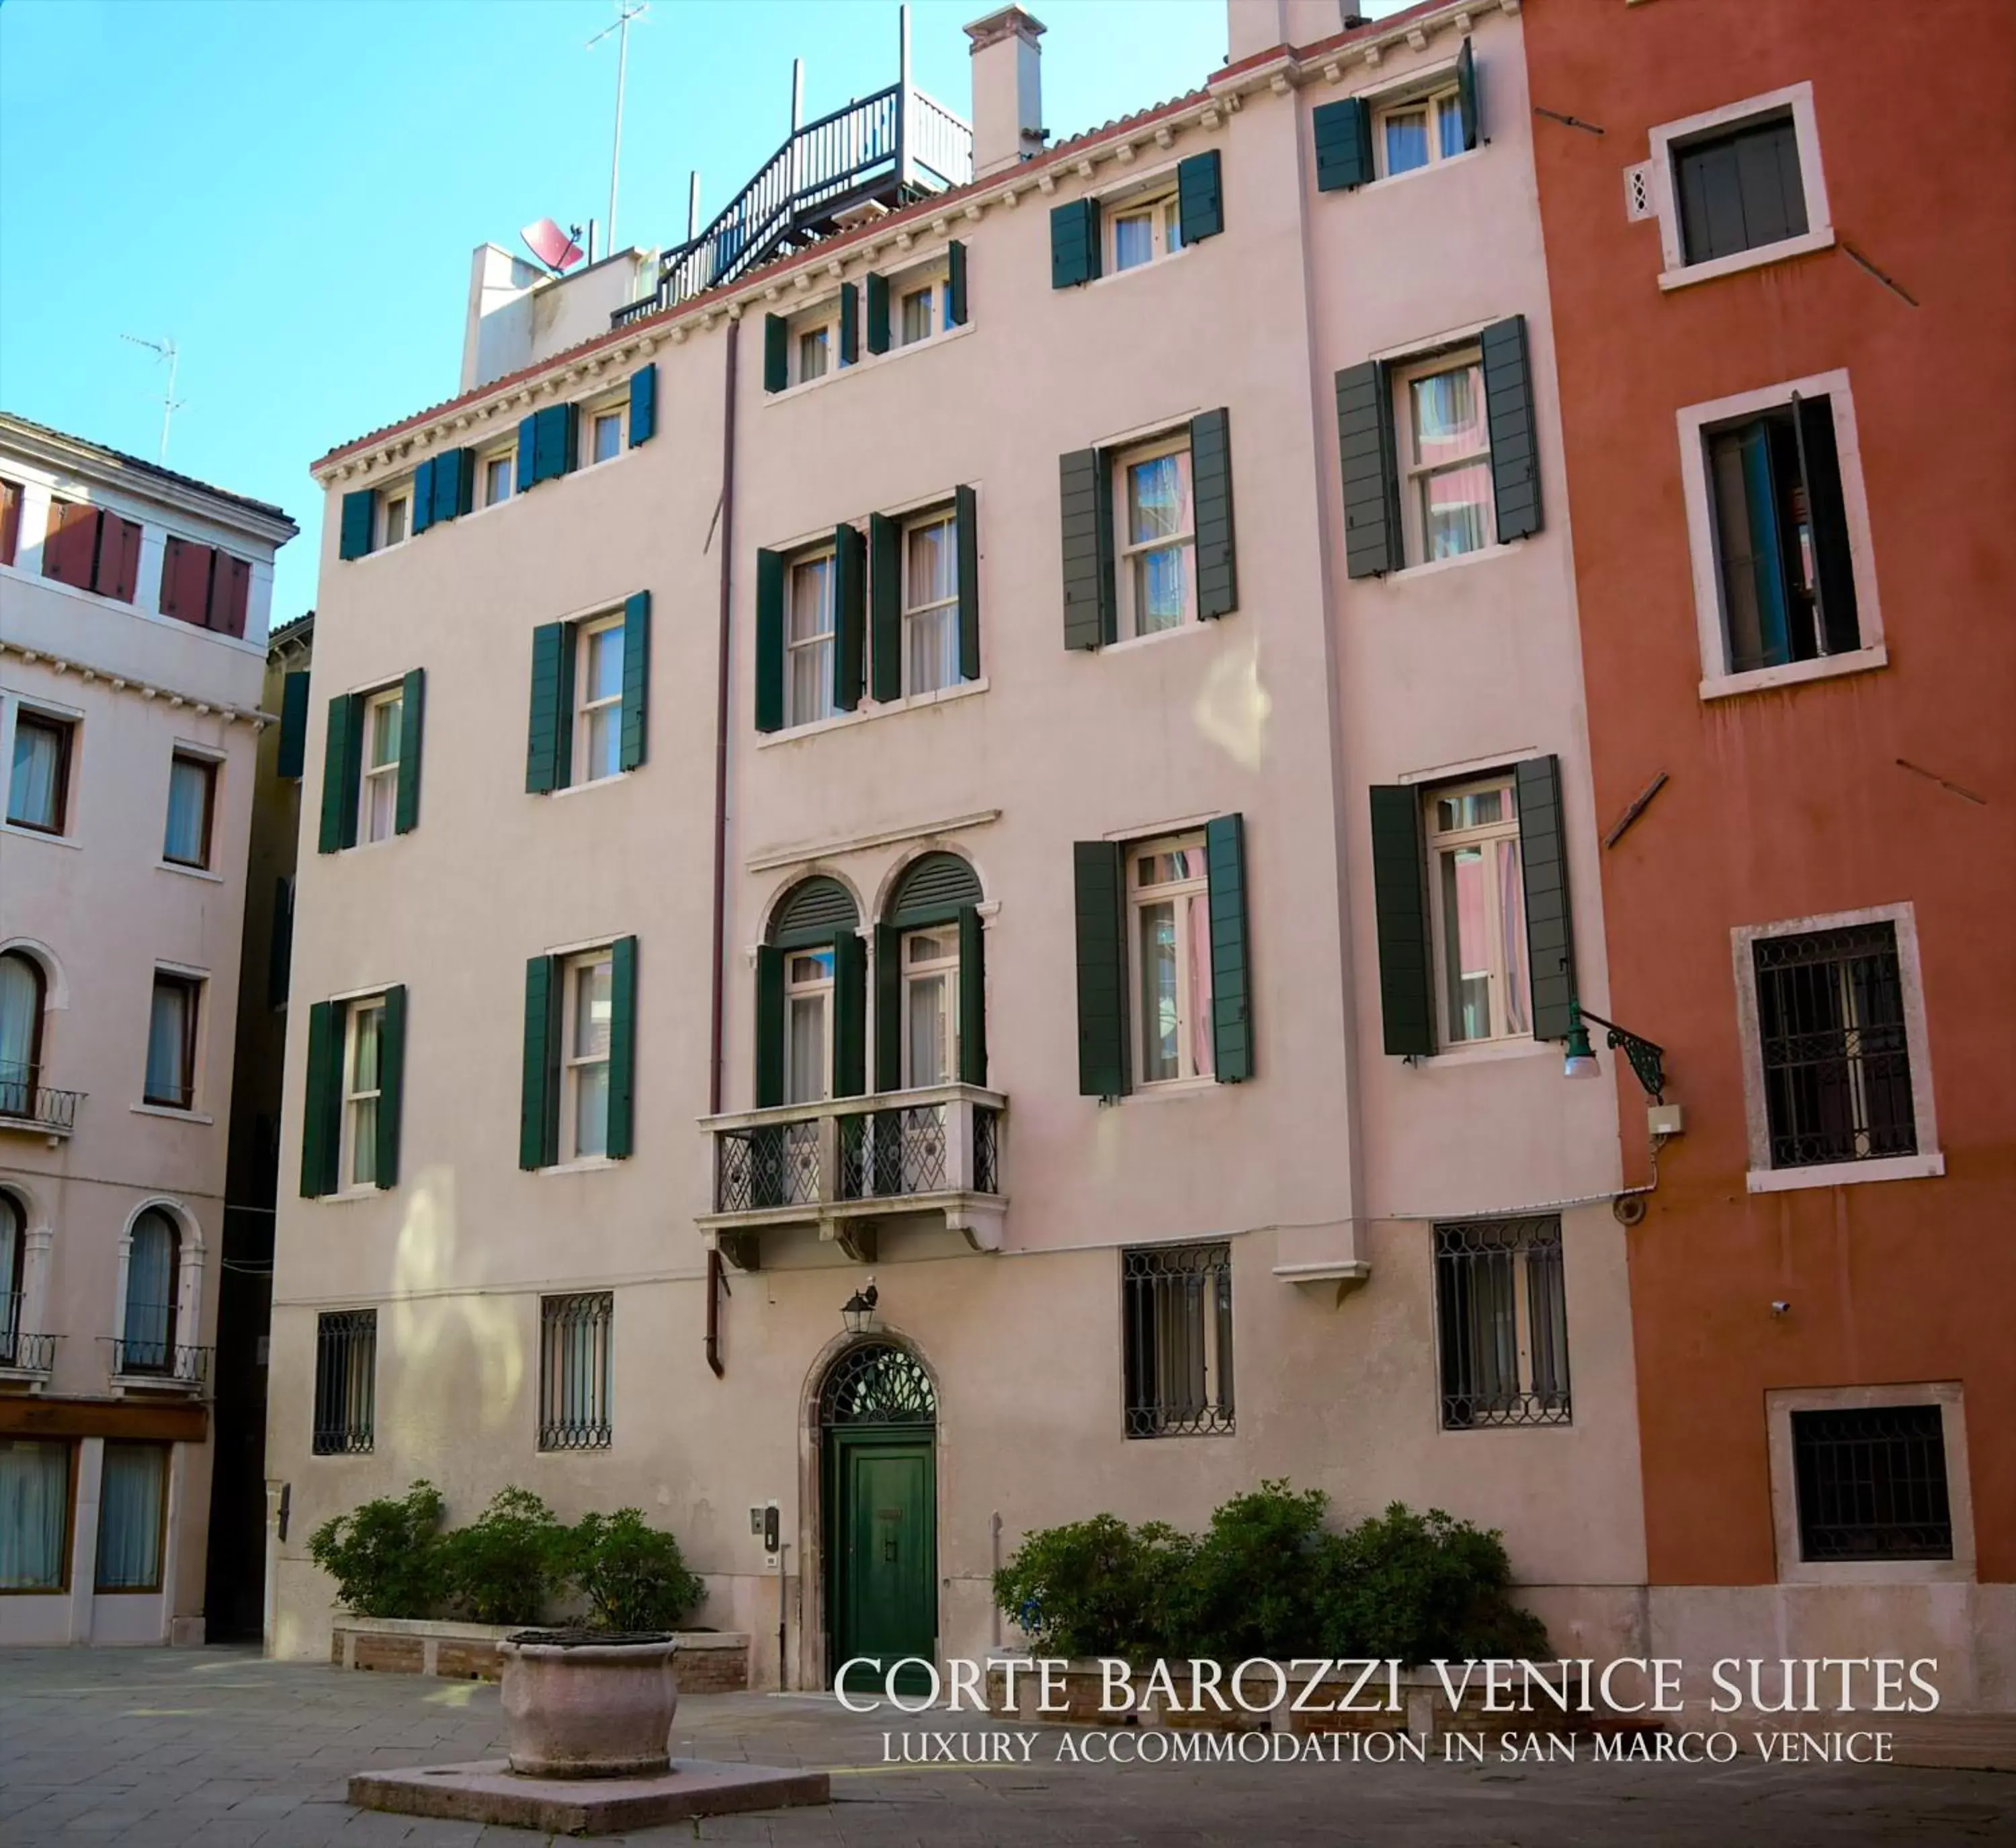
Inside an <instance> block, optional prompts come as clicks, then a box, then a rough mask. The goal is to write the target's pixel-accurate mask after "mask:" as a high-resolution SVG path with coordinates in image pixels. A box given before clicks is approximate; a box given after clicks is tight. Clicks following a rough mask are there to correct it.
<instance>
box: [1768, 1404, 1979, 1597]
mask: <svg viewBox="0 0 2016 1848" xmlns="http://www.w3.org/2000/svg"><path fill="white" fill-rule="evenodd" d="M1792 1468H1793V1475H1794V1479H1795V1482H1796V1484H1797V1489H1798V1510H1799V1556H1800V1557H1801V1558H1802V1559H1808V1560H1823V1561H1835V1560H1851V1559H1950V1558H1952V1557H1953V1511H1952V1507H1951V1504H1950V1503H1949V1500H1948V1498H1947V1494H1946V1430H1945V1423H1944V1420H1943V1418H1942V1415H1941V1413H1940V1410H1939V1407H1938V1406H1936V1405H1885V1406H1871V1407H1866V1408H1865V1407H1859V1408H1856V1409H1855V1410H1841V1411H1809V1412H1794V1413H1793V1414H1792Z"/></svg>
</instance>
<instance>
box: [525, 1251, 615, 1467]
mask: <svg viewBox="0 0 2016 1848" xmlns="http://www.w3.org/2000/svg"><path fill="white" fill-rule="evenodd" d="M615 1300H616V1299H615V1298H614V1295H611V1294H610V1292H608V1291H598V1292H596V1293H593V1294H591V1295H579V1296H542V1297H541V1298H540V1299H539V1448H540V1449H541V1450H607V1448H608V1447H609V1439H610V1415H609V1400H610V1393H609V1384H610V1333H611V1331H612V1328H613V1326H614V1321H615V1313H616V1312H615Z"/></svg>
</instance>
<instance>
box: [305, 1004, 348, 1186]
mask: <svg viewBox="0 0 2016 1848" xmlns="http://www.w3.org/2000/svg"><path fill="white" fill-rule="evenodd" d="M339 1024H340V1023H339V1021H338V1017H337V1009H336V1007H335V1006H334V1004H333V1003H330V1002H328V1001H318V1002H316V1003H315V1005H314V1006H313V1007H311V1008H309V1010H308V1069H307V1070H306V1072H304V1073H303V1075H302V1078H303V1083H302V1086H301V1198H303V1199H304V1200H317V1199H319V1198H321V1197H322V1195H323V1194H327V1193H333V1191H335V1190H334V1189H333V1187H330V1186H329V1170H330V1169H333V1167H334V1166H335V1165H336V1162H337V1157H336V1155H335V1151H333V1150H332V1149H331V1147H329V1140H330V1138H329V1131H330V1129H331V1128H332V1127H333V1118H334V1111H333V1110H332V1109H331V1108H330V1106H331V1104H332V1101H335V1102H337V1105H338V1108H340V1086H337V1085H336V1084H335V1083H333V1080H336V1079H340V1064H341V1061H342V1057H343V1046H342V1039H341V1036H340V1032H339V1031H338V1027H339ZM332 1045H333V1046H334V1047H335V1049H336V1055H335V1066H334V1067H333V1066H332V1062H331V1060H330V1056H329V1049H330V1047H331V1046H332Z"/></svg>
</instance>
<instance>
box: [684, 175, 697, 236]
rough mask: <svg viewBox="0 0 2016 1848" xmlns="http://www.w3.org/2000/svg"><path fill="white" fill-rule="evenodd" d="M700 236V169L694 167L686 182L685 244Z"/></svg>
mask: <svg viewBox="0 0 2016 1848" xmlns="http://www.w3.org/2000/svg"><path fill="white" fill-rule="evenodd" d="M697 236H700V169H699V168H697V167H696V168H694V169H693V172H692V174H691V175H690V176H689V178H688V180H687V182H686V242H687V243H692V242H693V240H694V239H695V238H697Z"/></svg>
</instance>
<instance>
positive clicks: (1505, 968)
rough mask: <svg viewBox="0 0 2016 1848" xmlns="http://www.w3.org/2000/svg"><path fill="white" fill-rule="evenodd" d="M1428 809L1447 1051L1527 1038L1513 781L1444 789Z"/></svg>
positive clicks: (1430, 869) (1431, 797)
mask: <svg viewBox="0 0 2016 1848" xmlns="http://www.w3.org/2000/svg"><path fill="white" fill-rule="evenodd" d="M1427 842H1428V891H1429V905H1430V908H1431V913H1432V914H1433V920H1434V928H1435V978H1436V980H1435V986H1436V989H1437V992H1438V993H1439V994H1440V995H1441V996H1442V1043H1443V1044H1444V1045H1449V1046H1453V1045H1460V1044H1463V1043H1467V1042H1471V1041H1474V1040H1479V1039H1520V1038H1523V1037H1524V1036H1526V1035H1528V1034H1529V1033H1531V1032H1532V1030H1533V1021H1532V1000H1531V996H1530V995H1529V994H1528V985H1529V983H1530V979H1531V978H1530V974H1529V965H1528V956H1527V949H1526V900H1525V884H1524V878H1523V874H1522V871H1521V865H1520V845H1519V808H1518V803H1517V800H1516V799H1515V798H1514V791H1513V780H1512V778H1511V777H1510V776H1509V775H1507V776H1494V777H1492V779H1491V780H1489V782H1485V783H1479V784H1465V785H1464V786H1463V787H1460V788H1456V789H1438V790H1435V791H1431V792H1430V794H1428V797H1427Z"/></svg>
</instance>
